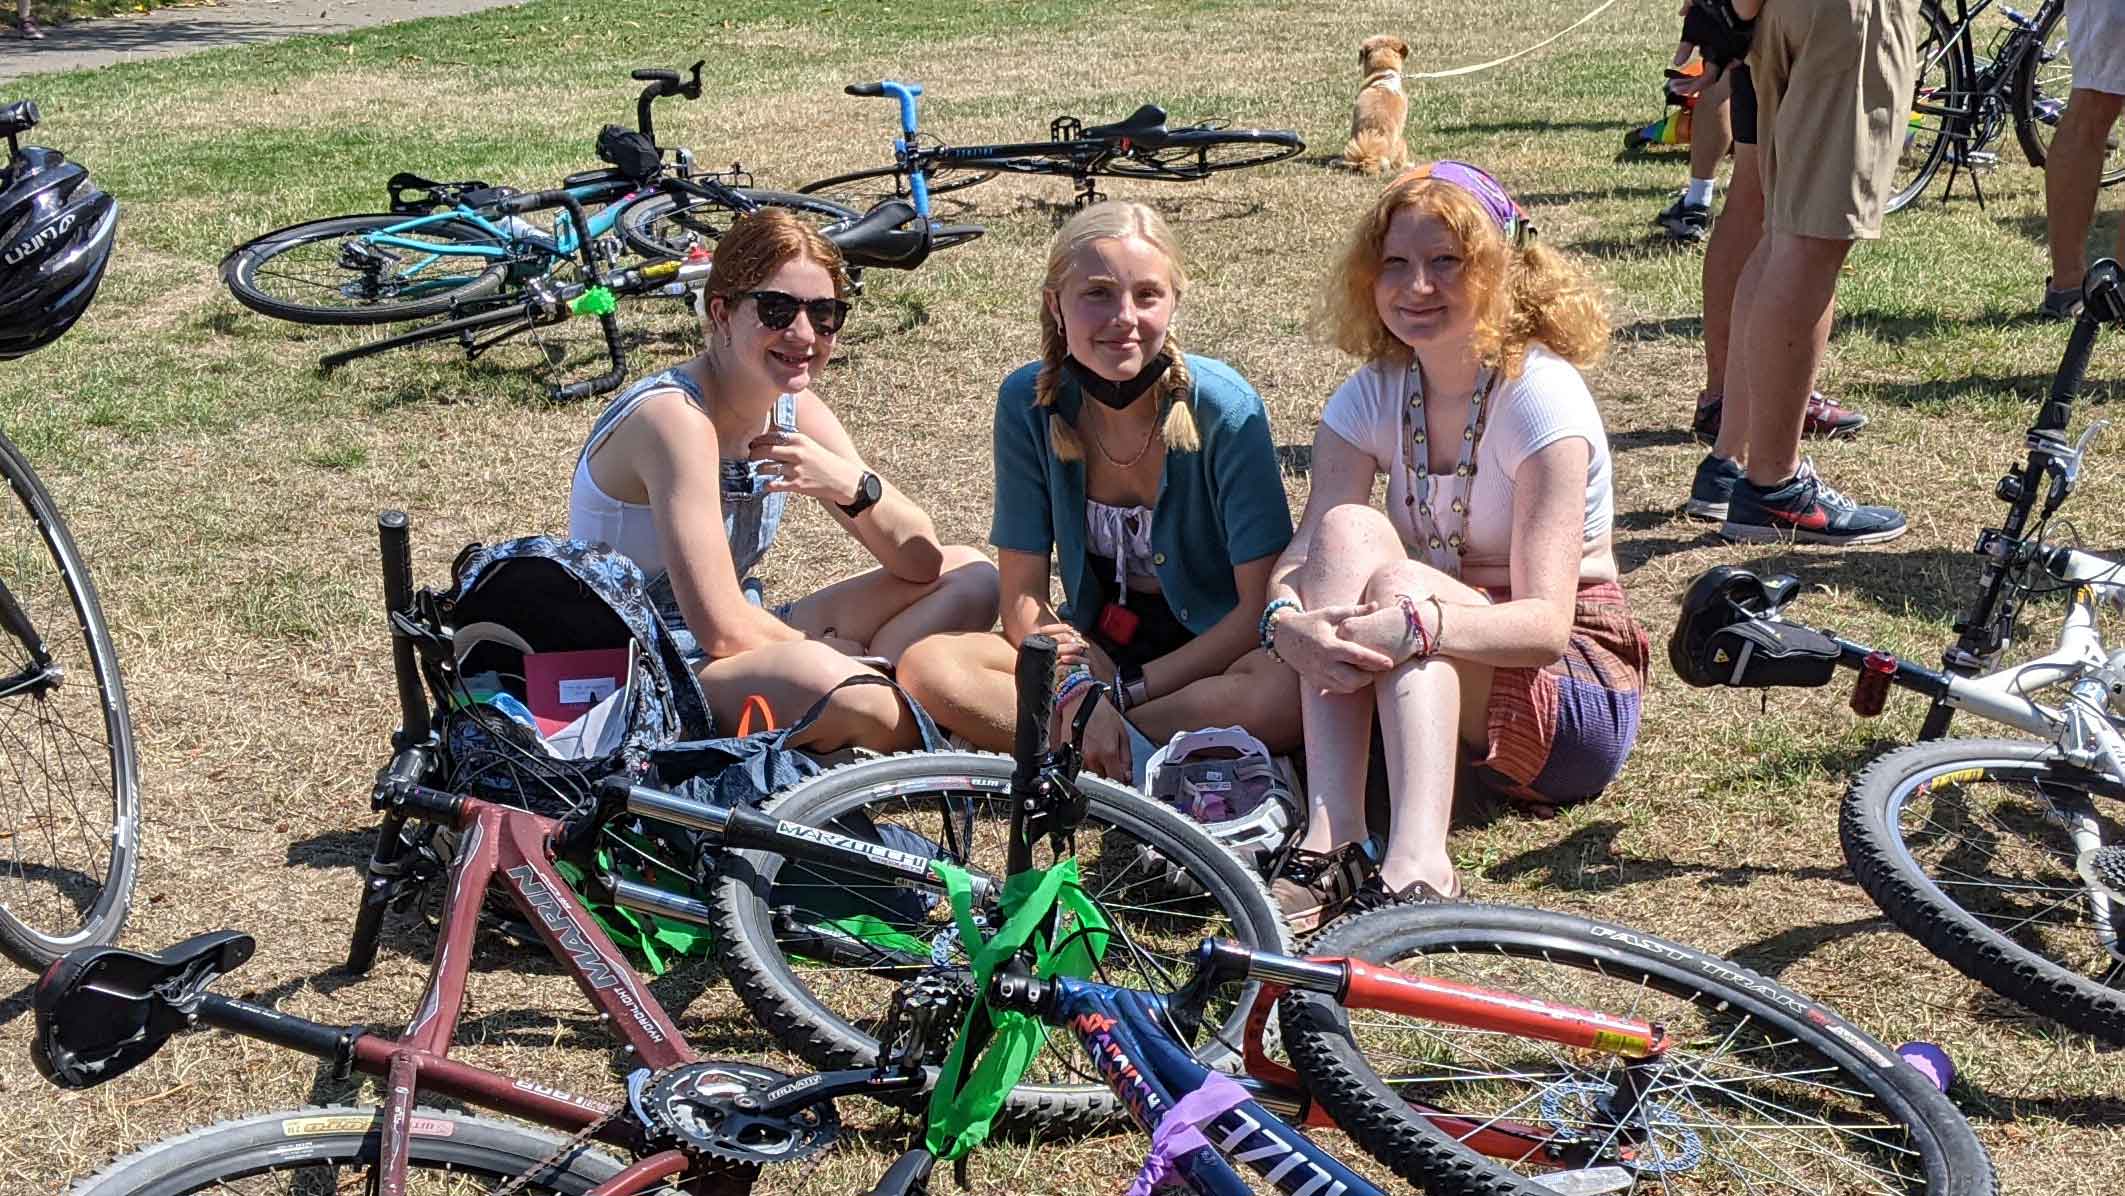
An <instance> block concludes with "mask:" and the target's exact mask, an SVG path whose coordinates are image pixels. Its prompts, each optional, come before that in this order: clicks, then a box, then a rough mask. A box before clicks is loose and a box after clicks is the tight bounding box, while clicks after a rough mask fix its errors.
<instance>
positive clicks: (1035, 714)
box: [1012, 635, 1056, 771]
mask: <svg viewBox="0 0 2125 1196" xmlns="http://www.w3.org/2000/svg"><path fill="white" fill-rule="evenodd" d="M1055 653H1056V644H1055V640H1054V639H1053V638H1052V637H1050V636H1045V635H1029V636H1027V637H1026V639H1025V643H1023V644H1021V645H1019V649H1018V737H1017V740H1016V743H1015V744H1014V746H1013V749H1012V755H1013V756H1015V757H1016V758H1017V760H1018V767H1019V769H1020V770H1021V771H1029V770H1031V769H1034V768H1037V767H1039V765H1040V757H1041V753H1042V751H1043V750H1045V749H1046V747H1047V743H1048V717H1049V715H1050V714H1052V713H1053V712H1054V710H1055Z"/></svg>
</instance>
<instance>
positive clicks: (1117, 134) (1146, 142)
mask: <svg viewBox="0 0 2125 1196" xmlns="http://www.w3.org/2000/svg"><path fill="white" fill-rule="evenodd" d="M1078 136H1079V137H1083V138H1086V139H1088V140H1091V139H1102V140H1104V139H1127V140H1128V141H1129V142H1131V143H1132V144H1133V145H1134V146H1135V148H1137V149H1157V148H1158V147H1159V146H1160V145H1163V144H1164V143H1165V140H1166V110H1165V109H1164V108H1161V107H1159V106H1158V105H1157V104H1146V105H1144V106H1143V107H1141V108H1138V109H1137V110H1136V111H1134V112H1132V113H1130V114H1129V115H1128V116H1127V117H1126V118H1125V119H1122V120H1118V121H1116V122H1114V123H1113V124H1111V125H1090V126H1087V127H1086V128H1085V130H1084V131H1083V132H1081V133H1079V134H1078Z"/></svg>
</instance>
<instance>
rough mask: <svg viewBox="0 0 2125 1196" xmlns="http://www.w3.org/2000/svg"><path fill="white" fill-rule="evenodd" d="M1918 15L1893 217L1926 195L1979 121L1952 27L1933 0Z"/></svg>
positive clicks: (1892, 193) (1892, 190)
mask: <svg viewBox="0 0 2125 1196" xmlns="http://www.w3.org/2000/svg"><path fill="white" fill-rule="evenodd" d="M1918 15H1919V25H1920V32H1921V33H1922V34H1923V35H1924V36H1922V37H1921V38H1920V39H1919V46H1918V84H1917V90H1916V91H1915V92H1914V94H1913V96H1912V100H1911V119H1910V121H1909V123H1908V124H1907V126H1906V128H1905V131H1904V148H1903V152H1902V153H1901V154H1899V155H1897V159H1896V172H1895V173H1894V174H1893V175H1891V176H1890V180H1889V203H1888V210H1889V211H1891V212H1899V211H1902V210H1903V209H1904V208H1907V207H1909V206H1910V205H1911V204H1912V203H1913V202H1914V201H1916V200H1917V199H1918V197H1919V196H1920V195H1922V194H1924V193H1925V190H1926V188H1927V186H1929V185H1930V184H1931V183H1932V182H1933V176H1934V175H1935V174H1938V173H1939V172H1940V168H1941V163H1942V162H1945V161H1947V159H1948V151H1949V148H1950V147H1951V146H1953V145H1954V144H1955V142H1956V140H1957V139H1958V138H1959V137H1960V138H1967V137H1968V136H1969V135H1970V134H1969V130H1971V129H1973V128H1975V127H1976V120H1977V105H1978V100H1979V96H1978V95H1977V93H1976V92H1974V91H1972V90H1971V83H1970V80H1969V79H1968V78H1967V77H1966V76H1965V75H1964V73H1963V60H1962V57H1961V56H1960V55H1959V54H1958V53H1957V52H1956V51H1957V42H1956V41H1954V40H1953V36H1954V32H1955V31H1954V28H1953V27H1952V26H1951V25H1950V24H1949V22H1948V18H1947V17H1945V16H1943V15H1942V14H1941V10H1940V6H1939V5H1937V4H1934V3H1932V2H1931V0H1928V2H1927V3H1926V4H1923V5H1921V6H1920V7H1919V10H1918ZM1969 148H1975V147H1969Z"/></svg>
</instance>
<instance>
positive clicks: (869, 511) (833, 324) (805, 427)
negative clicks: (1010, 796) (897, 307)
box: [568, 210, 996, 751]
mask: <svg viewBox="0 0 2125 1196" xmlns="http://www.w3.org/2000/svg"><path fill="white" fill-rule="evenodd" d="M847 295H848V276H847V273H846V271H845V270H844V269H843V266H842V262H841V256H840V254H839V253H838V252H837V251H836V250H835V249H834V246H833V245H832V243H830V242H828V241H827V240H826V239H825V238H823V237H821V236H820V235H819V234H818V233H817V232H816V231H815V230H813V229H812V228H811V227H809V226H807V225H805V224H804V223H803V222H802V221H800V220H798V219H796V218H795V217H794V216H792V215H790V214H789V213H787V212H783V211H778V210H769V211H765V212H761V213H758V214H755V215H752V216H748V217H746V218H745V219H743V220H741V221H739V222H737V224H736V225H734V226H733V227H732V228H731V230H730V231H729V232H728V233H726V234H725V235H724V237H723V239H722V241H721V243H719V244H718V245H717V247H716V258H715V266H714V268H713V269H712V270H711V272H710V274H709V278H708V282H707V284H706V288H705V291H704V296H703V300H702V304H701V331H702V335H703V339H704V340H705V342H706V347H705V348H703V349H702V351H701V352H700V353H698V354H696V355H695V356H694V357H693V358H692V359H691V360H688V361H687V362H685V363H684V364H681V365H678V366H675V367H673V368H671V369H669V370H665V371H663V372H662V373H659V374H656V375H655V376H653V377H649V378H645V379H643V380H641V381H639V382H637V383H635V384H634V385H633V386H631V387H629V388H628V389H627V390H626V391H625V392H624V393H622V394H621V395H620V396H619V397H618V398H616V399H615V400H613V402H612V405H611V406H610V407H608V408H607V409H606V410H605V412H604V413H603V414H601V415H600V416H599V417H598V420H597V422H596V424H595V425H593V426H592V428H591V432H590V438H589V440H588V442H587V443H586V444H585V445H584V447H583V452H582V453H581V455H580V456H579V457H578V459H577V462H576V470H575V478H574V482H573V484H572V486H571V488H570V494H569V504H568V507H569V511H568V526H569V534H570V535H571V536H575V537H577V538H579V539H585V540H603V541H605V542H606V543H609V544H611V545H613V546H614V547H615V548H618V549H619V550H620V551H622V552H624V553H626V554H627V555H628V556H630V557H633V558H634V560H635V561H636V563H637V564H639V565H641V567H642V571H643V572H644V573H645V574H647V575H648V576H649V577H650V578H651V593H652V595H653V596H654V597H655V598H656V600H657V603H658V607H659V609H660V613H662V614H663V615H664V618H665V622H666V623H667V625H669V626H671V627H672V628H673V630H674V631H676V632H678V633H679V635H680V642H681V645H682V647H683V648H685V649H687V650H688V651H689V654H690V656H691V657H692V658H694V659H696V660H697V661H698V662H699V664H698V668H699V672H700V677H701V682H702V685H703V688H705V689H706V690H707V693H708V699H709V704H710V706H711V708H712V709H713V710H714V712H715V715H716V718H717V720H718V722H719V723H720V724H721V725H722V726H724V727H727V728H728V727H736V726H737V725H738V721H739V718H740V714H741V711H742V708H743V707H744V705H745V704H746V702H747V700H748V698H749V697H751V696H752V695H755V694H757V695H759V696H761V697H763V698H765V699H766V700H767V703H768V705H769V707H770V709H771V710H772V711H773V712H774V714H775V715H776V716H777V717H778V718H781V719H783V720H784V721H787V720H790V719H794V718H795V717H797V715H799V714H801V713H802V712H803V711H804V710H805V709H806V708H808V707H809V706H810V705H811V704H812V703H813V702H814V701H815V700H816V699H817V698H818V697H819V695H821V694H824V693H826V692H827V691H828V690H830V689H832V688H833V687H834V686H835V685H836V684H838V683H840V682H841V681H843V680H844V679H846V678H848V677H850V676H852V675H854V674H857V673H861V672H867V671H871V670H870V668H869V666H868V665H866V664H864V663H861V662H859V660H858V659H857V658H859V657H869V658H882V660H883V661H885V662H887V663H891V662H893V661H895V660H897V659H898V658H899V656H900V654H901V653H902V652H903V651H905V650H906V648H907V647H908V645H910V644H912V643H914V642H915V641H916V640H918V639H921V638H923V637H924V636H927V635H931V634H933V633H936V632H941V631H958V630H972V629H976V628H985V627H988V626H989V625H990V624H991V623H992V622H993V621H994V620H995V618H996V569H995V566H993V565H991V564H990V563H989V561H988V558H987V557H985V556H983V555H982V554H981V552H980V551H979V550H977V549H973V548H967V547H962V546H957V545H954V546H946V545H941V544H939V543H938V541H937V533H936V531H935V529H934V528H933V527H932V525H931V522H930V517H929V516H928V515H927V514H925V513H924V512H923V510H922V508H921V507H919V506H917V505H916V504H915V503H914V502H913V501H912V500H911V499H909V498H908V497H907V495H905V494H903V493H901V492H900V490H898V489H897V488H895V487H894V486H893V485H892V483H890V482H888V481H886V480H885V479H883V478H881V477H880V476H879V475H878V474H877V473H876V472H875V471H873V470H872V469H870V468H869V467H868V466H867V465H866V464H865V463H864V460H863V457H862V456H861V455H860V454H859V453H857V451H856V447H855V445H854V444H853V443H851V442H850V440H849V436H848V433H847V432H846V431H845V430H844V429H843V428H842V426H841V421H840V420H838V419H836V418H835V417H834V413H833V412H832V411H831V410H829V409H828V408H827V406H826V404H825V403H824V402H822V401H820V399H819V396H818V395H816V394H815V393H813V391H812V386H813V384H814V382H816V381H817V379H818V376H819V372H820V370H821V369H823V368H824V367H825V365H826V363H827V361H828V360H829V359H830V358H831V356H832V355H833V349H834V336H835V334H836V333H838V332H839V331H840V330H841V326H842V323H843V321H844V320H846V319H847V317H848V313H849V304H848V301H847ZM793 494H794V495H801V496H804V497H808V498H813V499H817V500H818V501H819V504H820V507H821V508H822V509H823V510H825V511H826V512H827V514H829V515H830V516H832V517H833V519H834V520H835V521H836V522H837V523H839V524H840V525H841V526H842V528H843V529H844V530H846V531H847V532H848V534H849V535H851V536H853V537H854V538H855V539H856V541H857V542H858V543H859V544H861V545H862V546H863V547H864V549H865V550H866V551H867V552H869V553H870V554H871V556H872V557H874V558H875V559H876V560H877V561H878V567H877V568H874V569H871V570H869V571H867V572H864V573H860V574H857V575H856V576H854V577H849V578H845V579H843V580H841V581H838V582H835V583H834V584H832V585H829V586H827V587H826V588H825V589H822V590H819V591H817V592H815V593H812V594H809V595H806V596H804V597H801V598H798V599H796V600H794V601H790V602H784V603H780V604H769V603H767V602H765V601H764V599H763V596H762V589H761V586H760V583H759V582H758V581H757V580H755V579H754V578H753V577H752V576H751V574H752V571H753V569H754V567H755V566H757V565H758V564H759V562H760V559H761V558H762V557H763V556H765V555H766V553H767V550H768V548H769V546H770V545H771V544H773V542H774V539H775V533H776V531H777V529H778V527H779V526H780V524H781V521H782V516H783V512H784V507H785V505H786V504H787V502H788V500H789V497H790V496H791V495H793ZM916 742H917V737H916V734H915V731H914V728H913V725H912V723H911V722H910V720H909V717H908V715H907V712H906V710H905V708H904V707H903V705H902V704H901V703H900V701H899V699H898V698H897V696H896V695H895V694H894V693H893V692H892V691H891V690H890V689H887V688H885V687H882V686H868V685H865V686H853V687H851V688H849V689H845V690H843V691H841V692H840V693H838V694H836V695H835V697H834V700H833V701H832V702H831V703H829V704H828V707H827V710H826V712H825V715H824V716H823V717H822V718H821V719H820V721H819V723H818V724H817V725H816V727H815V728H814V729H813V730H812V731H811V732H810V733H809V734H808V735H807V736H806V737H805V743H804V746H807V747H811V748H814V749H816V750H821V751H825V750H831V749H833V748H837V747H843V746H848V745H851V744H862V745H864V746H867V747H873V748H878V749H882V750H891V749H895V748H906V747H912V746H914V745H915V743H916Z"/></svg>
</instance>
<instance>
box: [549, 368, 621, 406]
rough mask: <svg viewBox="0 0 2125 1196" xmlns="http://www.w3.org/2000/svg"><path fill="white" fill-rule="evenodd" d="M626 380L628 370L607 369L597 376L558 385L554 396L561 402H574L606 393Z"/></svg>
mask: <svg viewBox="0 0 2125 1196" xmlns="http://www.w3.org/2000/svg"><path fill="white" fill-rule="evenodd" d="M626 380H627V374H626V371H624V370H607V371H606V372H604V373H602V374H599V375H598V376H597V377H595V378H585V379H583V380H582V381H581V382H570V383H569V384H567V385H566V386H556V387H554V388H553V397H554V398H555V399H556V400H557V401H559V402H563V403H573V402H575V401H576V400H578V399H587V398H589V397H591V396H592V395H601V394H604V393H605V392H606V391H608V390H611V389H612V388H613V387H615V386H618V385H619V384H620V383H622V382H624V381H626Z"/></svg>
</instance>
